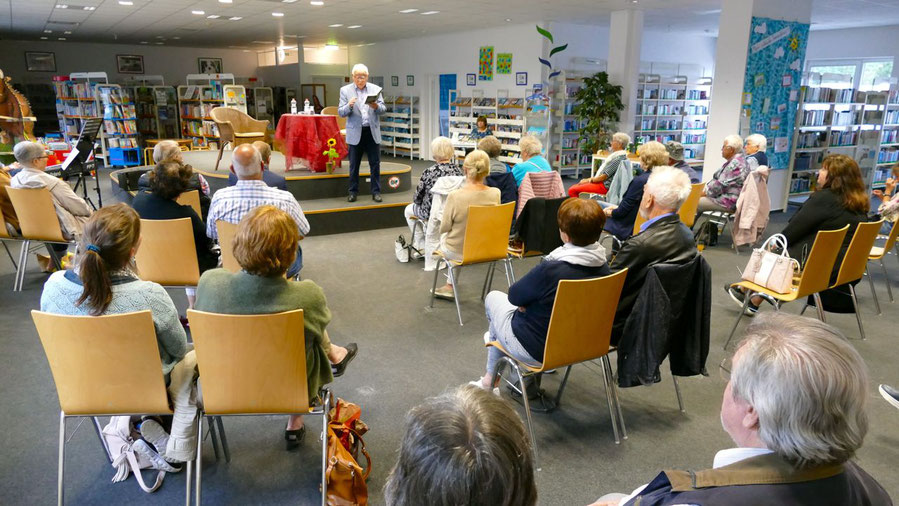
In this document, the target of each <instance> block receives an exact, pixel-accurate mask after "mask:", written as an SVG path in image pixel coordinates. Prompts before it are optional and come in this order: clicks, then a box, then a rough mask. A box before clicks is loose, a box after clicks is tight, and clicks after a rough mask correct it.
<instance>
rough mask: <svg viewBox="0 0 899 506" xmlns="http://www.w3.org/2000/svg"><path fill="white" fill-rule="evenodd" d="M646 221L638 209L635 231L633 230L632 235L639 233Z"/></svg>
mask: <svg viewBox="0 0 899 506" xmlns="http://www.w3.org/2000/svg"><path fill="white" fill-rule="evenodd" d="M644 223H646V219H645V218H644V217H643V215H641V214H640V212H639V211H637V217H636V218H634V231H633V232H631V234H632V235H637V234H639V233H640V227H641V226H643V224H644Z"/></svg>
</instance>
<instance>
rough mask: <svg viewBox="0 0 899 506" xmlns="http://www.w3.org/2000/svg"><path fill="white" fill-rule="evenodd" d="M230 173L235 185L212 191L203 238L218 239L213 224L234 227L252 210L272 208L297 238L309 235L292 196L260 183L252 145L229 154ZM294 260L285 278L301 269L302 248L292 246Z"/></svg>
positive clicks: (259, 164) (257, 159) (259, 165)
mask: <svg viewBox="0 0 899 506" xmlns="http://www.w3.org/2000/svg"><path fill="white" fill-rule="evenodd" d="M231 170H232V171H233V172H234V173H235V174H237V179H238V181H237V184H236V185H234V186H229V187H227V188H222V189H221V190H219V191H217V192H215V195H213V197H212V203H211V204H210V206H209V218H207V219H206V235H207V236H209V237H211V238H212V239H218V231H217V229H216V228H215V222H216V221H218V220H222V221H227V222H228V223H233V224H235V225H236V224H237V223H238V222H240V220H241V219H243V217H244V216H245V215H246V214H247V213H248V212H250V210H251V209H253V208H254V207H258V206H262V205H271V206H275V207H277V208H278V209H281V210H282V211H284V212H286V213H287V214H289V215H290V217H291V218H293V221H294V222H295V223H296V226H297V230H298V231H299V236H300V237H302V236H305V235H306V234H308V233H309V222H308V221H306V216H305V215H304V214H303V210H302V209H301V208H300V204H299V202H297V199H296V198H294V196H293V194H292V193H290V192H286V191H284V190H279V189H277V188H271V187H270V186H268V185H266V184H265V182H264V181H263V180H262V157H261V156H260V154H259V150H258V149H256V148H255V147H254V146H253V145H252V144H241V145H240V146H237V147H236V148H234V151H233V152H232V153H231ZM296 251H297V254H296V260H295V261H294V263H293V265H291V266H290V268H289V269H288V270H287V276H288V277H291V278H292V277H295V276H296V275H297V274H299V273H300V269H302V268H303V249H302V247H301V246H300V243H299V241H297V244H296Z"/></svg>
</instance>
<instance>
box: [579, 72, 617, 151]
mask: <svg viewBox="0 0 899 506" xmlns="http://www.w3.org/2000/svg"><path fill="white" fill-rule="evenodd" d="M574 99H575V100H576V101H577V102H578V104H577V105H576V106H574V110H573V113H574V115H575V116H577V119H578V122H579V123H580V125H581V128H580V134H581V135H580V137H579V139H578V141H579V142H578V144H579V146H580V148H581V152H582V153H585V154H593V153H596V152H597V151H599V150H601V149H607V148H608V147H609V144H610V142H611V140H612V134H614V133H615V127H616V125H617V124H618V120H619V113H620V112H621V110H622V109H624V104H623V103H622V102H621V86H619V85H616V84H612V83H610V82H609V74H607V73H605V72H597V73H596V74H593V75H592V76H590V77H587V78H585V79H584V85H583V86H582V87H581V89H579V90H578V91H577V92H576V93H575V95H574Z"/></svg>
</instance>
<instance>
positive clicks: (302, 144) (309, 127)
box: [275, 114, 349, 172]
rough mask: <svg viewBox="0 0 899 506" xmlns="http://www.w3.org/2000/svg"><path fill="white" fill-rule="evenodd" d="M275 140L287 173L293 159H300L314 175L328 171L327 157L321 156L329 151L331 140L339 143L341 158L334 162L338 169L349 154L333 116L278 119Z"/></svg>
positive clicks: (335, 147)
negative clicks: (282, 152)
mask: <svg viewBox="0 0 899 506" xmlns="http://www.w3.org/2000/svg"><path fill="white" fill-rule="evenodd" d="M275 138H276V139H278V140H279V141H281V144H282V149H283V150H284V157H285V158H286V159H287V170H290V168H291V167H292V166H293V161H294V159H301V160H304V161H306V162H307V163H308V164H309V168H310V169H312V171H313V172H325V171H326V170H327V167H326V166H325V164H326V163H327V162H328V157H327V156H326V155H323V154H322V153H324V152H325V151H327V150H328V149H330V148H329V147H328V139H334V140H336V141H337V145H336V146H334V150H335V151H337V153H338V154H339V155H340V158H335V159H334V163H335V166H339V165H340V161H341V160H343V159H344V157H346V155H347V153H348V152H349V151H348V149H347V145H346V141H344V139H343V136H341V135H340V128H338V127H337V118H336V117H335V116H330V115H324V114H315V115H308V114H284V115H282V116H281V119H280V120H278V129H277V130H275Z"/></svg>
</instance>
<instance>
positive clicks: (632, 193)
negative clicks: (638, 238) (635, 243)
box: [601, 141, 668, 241]
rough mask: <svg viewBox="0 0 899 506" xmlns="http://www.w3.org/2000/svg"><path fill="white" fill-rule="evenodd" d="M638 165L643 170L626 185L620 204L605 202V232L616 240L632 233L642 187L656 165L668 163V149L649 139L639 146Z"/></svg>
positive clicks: (623, 238)
mask: <svg viewBox="0 0 899 506" xmlns="http://www.w3.org/2000/svg"><path fill="white" fill-rule="evenodd" d="M639 155H640V165H642V166H643V172H641V173H640V175H638V176H637V177H635V178H634V180H633V181H631V183H630V184H629V185H628V186H627V191H625V192H624V197H622V198H621V204H620V205H617V206H616V205H614V204H605V203H602V204H601V205H602V206H603V208H604V211H605V213H606V217H608V220H607V221H606V232H609V233H610V234H612V235H614V236H615V237H617V238H618V240H620V241H623V240H625V239H627V238H628V237H630V236H631V235H632V234H633V233H634V221H636V219H637V212H638V211H639V209H640V201H641V199H642V198H643V187H644V186H645V185H646V181H647V180H648V179H649V176H650V174H652V170H653V169H654V168H656V167H664V166H665V164H666V163H668V150H666V149H665V146H664V145H663V144H662V143H661V142H656V141H649V142H647V143H646V144H643V145H641V146H640V149H639Z"/></svg>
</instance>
